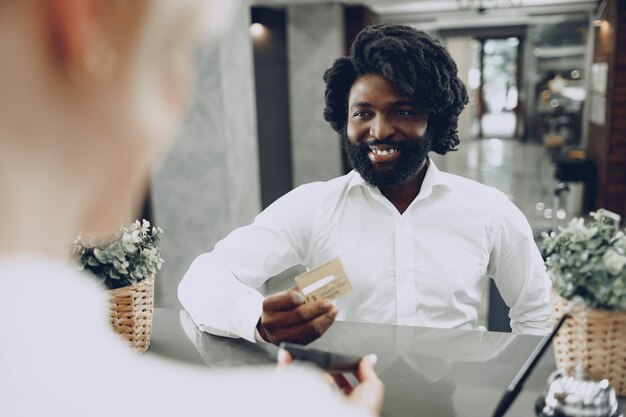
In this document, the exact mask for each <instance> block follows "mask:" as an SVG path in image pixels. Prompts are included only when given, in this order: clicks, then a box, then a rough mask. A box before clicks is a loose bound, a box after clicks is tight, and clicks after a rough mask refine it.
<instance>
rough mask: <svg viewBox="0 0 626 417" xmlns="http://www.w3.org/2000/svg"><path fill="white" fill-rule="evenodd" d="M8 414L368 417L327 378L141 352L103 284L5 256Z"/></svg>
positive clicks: (1, 320) (3, 412) (1, 365)
mask: <svg viewBox="0 0 626 417" xmlns="http://www.w3.org/2000/svg"><path fill="white" fill-rule="evenodd" d="M0 326H1V327H0V328H1V329H2V343H0V416H3V417H5V416H6V417H9V416H11V417H32V416H64V417H85V416H90V417H110V416H119V417H138V416H151V417H158V416H163V417H166V416H167V417H172V416H180V417H187V416H268V417H270V416H271V417H279V416H283V417H292V416H293V415H294V414H298V415H299V416H308V417H320V416H340V415H341V416H343V415H346V416H364V415H365V414H364V413H363V412H362V411H360V410H357V409H356V408H355V407H352V406H350V405H348V402H347V401H344V400H343V399H342V398H340V397H339V396H338V395H336V394H335V393H333V392H332V390H331V389H330V388H329V387H328V385H326V383H325V382H324V381H323V380H322V378H321V377H320V376H319V375H318V374H317V373H313V372H310V371H308V370H304V369H299V368H295V369H291V368H290V369H288V370H286V371H285V372H276V371H275V369H274V367H270V368H269V369H267V368H262V369H259V368H256V369H251V368H250V367H246V368H238V370H221V371H218V370H210V369H208V368H207V367H202V366H200V367H196V366H191V365H186V364H182V363H176V362H173V361H168V360H165V359H161V358H158V357H156V356H151V355H150V354H149V353H147V354H144V355H140V354H137V353H136V352H134V351H133V350H132V349H131V348H130V347H129V346H127V345H126V343H125V342H122V340H121V339H120V338H119V337H118V336H117V335H116V334H115V333H114V332H113V330H112V328H111V325H110V324H109V318H108V300H107V295H106V293H105V292H104V289H103V288H102V287H100V286H99V285H97V284H96V281H95V279H94V278H93V277H91V276H88V275H86V274H83V273H78V272H76V271H75V270H73V269H72V268H70V267H69V266H67V265H65V264H63V263H59V262H54V261H49V260H45V259H41V258H36V257H20V258H17V259H2V258H0Z"/></svg>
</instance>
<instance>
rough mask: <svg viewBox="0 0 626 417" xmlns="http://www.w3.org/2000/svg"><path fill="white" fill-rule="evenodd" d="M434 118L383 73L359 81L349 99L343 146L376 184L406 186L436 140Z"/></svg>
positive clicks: (351, 89)
mask: <svg viewBox="0 0 626 417" xmlns="http://www.w3.org/2000/svg"><path fill="white" fill-rule="evenodd" d="M427 127H428V116H427V115H426V114H424V112H423V111H420V110H419V109H418V108H417V106H416V105H415V103H414V102H413V101H412V100H411V99H410V98H408V97H405V96H403V95H402V94H400V93H399V92H398V90H397V88H396V87H395V85H394V84H393V83H391V82H390V81H388V80H387V79H386V78H385V77H383V76H382V75H380V74H376V73H370V74H366V75H364V76H362V77H360V78H358V79H357V80H356V81H355V82H354V84H353V85H352V87H351V88H350V93H349V95H348V120H347V125H346V130H345V133H344V134H343V135H342V146H343V147H344V149H345V150H346V152H347V154H348V159H349V160H350V162H351V163H352V166H353V167H354V169H356V170H357V172H359V174H361V176H362V177H363V178H364V179H365V180H366V181H367V182H369V183H370V184H372V185H375V186H378V187H385V186H394V185H399V184H403V183H406V182H407V181H410V180H411V179H413V178H414V177H415V176H416V175H417V173H418V172H419V171H420V168H421V167H422V166H423V165H424V163H425V161H426V158H427V157H428V152H429V151H430V145H431V141H430V138H429V137H428V135H426V128H427Z"/></svg>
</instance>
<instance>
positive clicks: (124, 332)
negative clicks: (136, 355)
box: [109, 277, 154, 352]
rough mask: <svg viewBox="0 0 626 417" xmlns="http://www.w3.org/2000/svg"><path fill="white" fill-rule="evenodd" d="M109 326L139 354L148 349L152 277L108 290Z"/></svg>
mask: <svg viewBox="0 0 626 417" xmlns="http://www.w3.org/2000/svg"><path fill="white" fill-rule="evenodd" d="M109 299H110V301H111V311H110V313H111V324H112V325H113V328H114V329H115V331H117V332H118V333H119V334H120V335H121V336H122V338H123V339H125V340H127V341H128V342H129V343H130V344H131V346H132V347H133V348H135V349H136V350H137V351H139V352H145V351H146V350H148V348H149V347H150V335H151V333H152V312H153V309H154V277H152V278H147V279H145V280H143V281H141V282H139V283H137V284H135V285H130V286H128V287H122V288H116V289H114V290H109Z"/></svg>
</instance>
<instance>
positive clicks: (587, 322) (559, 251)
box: [543, 209, 626, 395]
mask: <svg viewBox="0 0 626 417" xmlns="http://www.w3.org/2000/svg"><path fill="white" fill-rule="evenodd" d="M590 216H591V220H590V221H589V222H587V223H585V221H584V220H583V219H574V220H572V221H571V222H570V224H569V225H568V226H567V227H565V228H560V230H559V232H558V233H554V232H552V233H551V234H549V235H548V234H545V233H544V235H543V246H544V247H543V250H544V256H545V258H546V267H547V269H548V272H549V274H550V277H551V279H552V290H553V291H552V295H551V298H552V319H553V322H556V321H558V319H559V318H560V317H561V316H562V315H563V312H564V311H565V308H566V306H567V304H568V300H571V299H572V298H573V297H575V296H580V297H581V298H582V299H583V300H584V303H585V309H584V311H575V312H574V313H573V314H572V318H571V319H569V320H568V321H566V323H565V325H564V326H563V327H562V328H561V330H560V331H559V334H558V335H557V336H556V338H555V339H554V350H555V355H556V361H557V366H558V367H559V368H563V369H566V370H572V369H574V368H575V367H576V366H579V365H582V366H583V367H584V370H585V371H586V373H588V374H589V375H591V376H593V377H600V378H608V379H609V381H610V382H611V383H612V384H613V385H614V386H615V389H616V391H617V392H618V394H619V395H626V235H625V234H624V231H621V230H619V221H620V217H619V216H618V215H617V214H615V213H612V212H610V211H608V210H603V209H600V210H598V211H597V212H595V213H594V212H592V213H590Z"/></svg>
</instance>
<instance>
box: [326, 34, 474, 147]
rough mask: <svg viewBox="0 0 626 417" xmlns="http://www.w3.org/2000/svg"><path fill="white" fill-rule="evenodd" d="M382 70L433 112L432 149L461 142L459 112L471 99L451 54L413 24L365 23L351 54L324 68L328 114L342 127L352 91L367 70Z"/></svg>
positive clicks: (335, 125)
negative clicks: (371, 24)
mask: <svg viewBox="0 0 626 417" xmlns="http://www.w3.org/2000/svg"><path fill="white" fill-rule="evenodd" d="M368 73H379V74H381V75H382V76H384V77H385V78H386V79H387V80H389V81H391V82H392V83H394V84H395V85H396V87H397V88H398V91H399V92H400V93H401V94H403V95H405V96H407V97H410V98H411V99H412V100H413V101H414V102H415V103H416V105H417V106H418V107H419V108H420V109H421V110H422V111H424V112H425V113H427V114H428V127H427V134H429V135H430V137H431V138H432V150H433V151H435V152H437V153H438V154H441V155H444V154H446V153H447V152H448V151H453V150H456V146H457V145H458V144H459V137H458V134H457V125H458V118H459V114H461V111H462V110H463V108H464V107H465V105H466V104H467V102H468V99H467V90H466V89H465V86H464V85H463V83H462V82H461V80H460V79H459V77H458V75H457V67H456V64H455V63H454V61H453V60H452V57H450V54H449V53H448V51H446V49H445V48H444V47H443V46H442V45H441V43H439V41H438V40H436V39H434V38H432V37H430V36H429V35H427V34H426V33H424V32H422V31H419V30H416V29H414V28H412V27H410V26H404V25H397V24H381V25H376V26H368V27H366V28H365V29H363V30H362V31H361V32H360V33H359V35H358V36H357V38H356V40H355V41H354V43H353V44H352V47H351V48H350V55H349V56H347V57H343V58H339V59H337V60H336V61H335V62H334V63H333V65H332V67H330V68H329V69H328V70H326V72H325V73H324V81H325V83H326V93H325V100H326V107H325V109H324V119H325V120H326V121H327V122H329V123H330V126H331V127H332V128H333V129H334V130H335V131H336V132H338V133H340V134H341V133H342V131H343V130H344V129H345V127H346V124H347V120H348V95H349V93H350V88H351V87H352V84H353V83H354V82H355V81H356V80H357V79H358V78H359V77H361V76H362V75H365V74H368Z"/></svg>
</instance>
